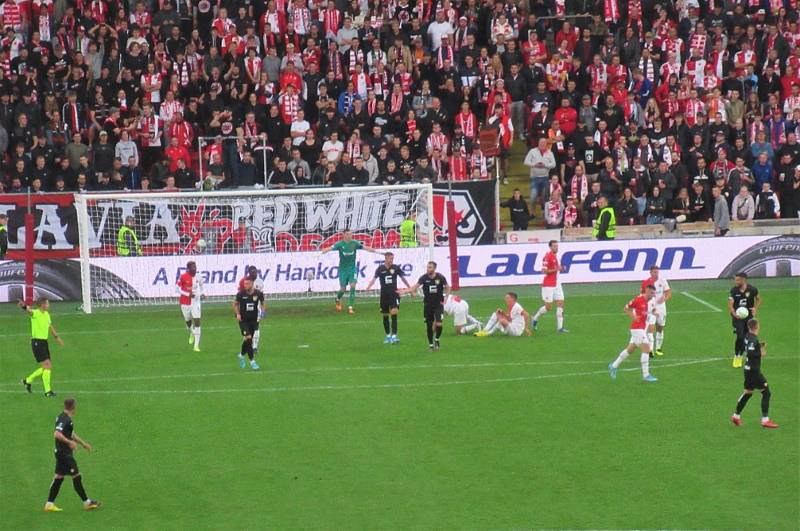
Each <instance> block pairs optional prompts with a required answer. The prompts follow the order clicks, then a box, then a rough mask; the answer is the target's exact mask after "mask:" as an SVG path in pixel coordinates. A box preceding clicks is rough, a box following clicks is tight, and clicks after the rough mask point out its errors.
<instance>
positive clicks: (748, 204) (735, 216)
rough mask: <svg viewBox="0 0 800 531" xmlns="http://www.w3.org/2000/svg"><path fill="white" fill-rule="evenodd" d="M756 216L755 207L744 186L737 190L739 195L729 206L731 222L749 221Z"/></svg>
mask: <svg viewBox="0 0 800 531" xmlns="http://www.w3.org/2000/svg"><path fill="white" fill-rule="evenodd" d="M755 215H756V205H755V202H754V201H753V196H752V195H750V190H748V189H747V187H746V186H742V187H741V188H739V193H738V194H737V195H736V197H734V198H733V204H732V205H731V220H732V221H749V220H751V219H753V218H754V217H755Z"/></svg>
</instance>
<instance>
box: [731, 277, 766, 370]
mask: <svg viewBox="0 0 800 531" xmlns="http://www.w3.org/2000/svg"><path fill="white" fill-rule="evenodd" d="M733 281H734V283H735V285H734V286H733V287H732V288H731V293H730V296H729V297H728V313H729V314H731V319H732V322H733V333H734V334H736V341H735V343H734V356H733V368H734V369H740V368H741V367H742V356H743V355H744V353H745V350H744V338H745V336H747V323H748V321H749V320H750V319H753V318H755V316H756V313H757V312H758V308H759V306H761V295H760V294H759V293H758V288H757V287H755V286H753V285H752V284H750V283H748V282H747V273H736V276H735V277H734V278H733ZM738 308H747V317H745V318H744V319H739V318H738V317H736V310H737V309H738Z"/></svg>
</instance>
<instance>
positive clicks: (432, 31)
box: [428, 20, 456, 51]
mask: <svg viewBox="0 0 800 531" xmlns="http://www.w3.org/2000/svg"><path fill="white" fill-rule="evenodd" d="M455 31H456V30H454V29H453V25H452V24H450V23H449V22H447V21H445V22H436V21H435V20H434V21H433V22H431V23H430V24H429V25H428V35H430V36H431V49H432V50H433V51H437V50H438V49H439V47H440V46H441V45H442V37H443V36H445V35H451V34H453V33H455Z"/></svg>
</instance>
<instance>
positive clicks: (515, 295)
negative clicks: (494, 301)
mask: <svg viewBox="0 0 800 531" xmlns="http://www.w3.org/2000/svg"><path fill="white" fill-rule="evenodd" d="M506 295H508V296H509V297H511V298H513V299H514V300H517V299H518V297H517V294H516V293H514V292H513V291H509V292H508V293H506Z"/></svg>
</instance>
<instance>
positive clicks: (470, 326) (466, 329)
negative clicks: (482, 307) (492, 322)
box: [461, 323, 480, 334]
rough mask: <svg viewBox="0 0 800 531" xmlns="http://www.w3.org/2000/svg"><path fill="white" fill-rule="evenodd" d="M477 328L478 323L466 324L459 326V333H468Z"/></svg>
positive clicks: (478, 326)
mask: <svg viewBox="0 0 800 531" xmlns="http://www.w3.org/2000/svg"><path fill="white" fill-rule="evenodd" d="M478 328H480V325H478V323H472V324H468V325H467V326H464V327H462V328H461V333H462V334H469V333H470V332H472V331H473V330H477V329H478Z"/></svg>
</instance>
